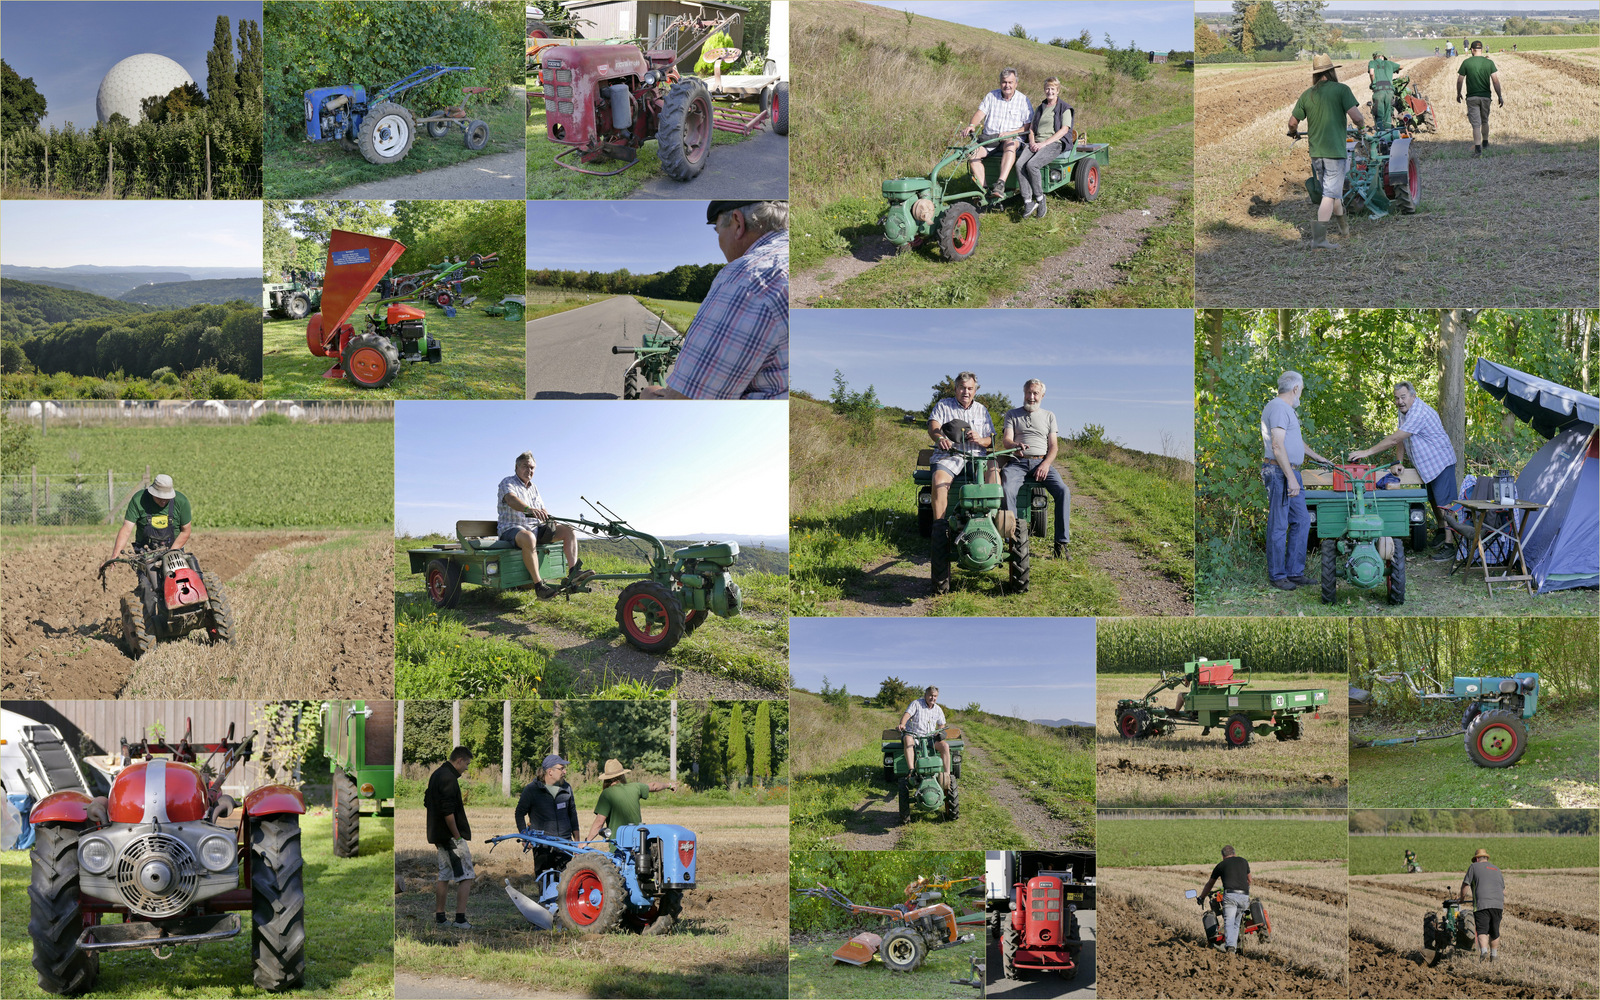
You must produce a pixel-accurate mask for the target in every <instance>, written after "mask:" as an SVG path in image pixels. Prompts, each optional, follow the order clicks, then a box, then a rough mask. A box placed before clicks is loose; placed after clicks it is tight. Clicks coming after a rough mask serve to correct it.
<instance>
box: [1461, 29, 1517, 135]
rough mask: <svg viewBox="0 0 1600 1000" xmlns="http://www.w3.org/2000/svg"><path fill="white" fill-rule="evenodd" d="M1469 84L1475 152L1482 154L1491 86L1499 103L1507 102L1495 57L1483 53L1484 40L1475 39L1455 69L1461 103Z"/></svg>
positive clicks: (1469, 120) (1486, 133)
mask: <svg viewBox="0 0 1600 1000" xmlns="http://www.w3.org/2000/svg"><path fill="white" fill-rule="evenodd" d="M1462 84H1466V88H1467V121H1468V122H1470V123H1471V124H1472V155H1473V156H1482V155H1483V151H1484V149H1485V148H1487V147H1488V145H1489V88H1490V87H1491V86H1492V87H1494V96H1495V97H1496V98H1498V99H1499V102H1500V106H1501V107H1502V108H1503V107H1505V106H1506V95H1505V93H1504V92H1503V91H1501V89H1500V73H1499V72H1498V71H1497V70H1496V68H1495V65H1494V60H1492V59H1490V58H1488V57H1487V56H1485V55H1484V54H1483V43H1482V42H1473V43H1472V54H1471V55H1470V56H1467V58H1465V59H1463V60H1461V67H1460V68H1459V69H1457V70H1456V103H1457V104H1460V103H1461V85H1462Z"/></svg>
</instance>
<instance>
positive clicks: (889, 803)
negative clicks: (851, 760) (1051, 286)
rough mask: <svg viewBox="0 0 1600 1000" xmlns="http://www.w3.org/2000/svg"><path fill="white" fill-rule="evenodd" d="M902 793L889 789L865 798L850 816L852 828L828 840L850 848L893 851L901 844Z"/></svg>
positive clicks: (855, 849)
mask: <svg viewBox="0 0 1600 1000" xmlns="http://www.w3.org/2000/svg"><path fill="white" fill-rule="evenodd" d="M902 829H903V827H902V826H901V824H900V802H899V792H898V791H897V790H896V789H893V788H891V789H889V790H888V791H887V792H883V793H879V794H876V795H873V796H872V797H870V798H866V799H863V800H862V801H861V803H860V804H859V805H857V806H856V814H855V815H854V816H852V817H851V818H850V829H848V830H846V831H845V832H844V833H836V834H834V835H833V836H832V837H829V838H828V839H829V840H831V841H832V842H833V843H835V844H837V845H838V846H839V848H840V849H841V850H846V851H892V850H894V849H895V846H896V845H898V844H899V843H900V832H901V830H902Z"/></svg>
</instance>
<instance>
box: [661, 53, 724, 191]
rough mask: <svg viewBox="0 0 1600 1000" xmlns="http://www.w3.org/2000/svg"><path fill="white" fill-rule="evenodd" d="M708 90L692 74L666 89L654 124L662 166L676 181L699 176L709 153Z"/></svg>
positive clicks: (709, 106) (710, 133)
mask: <svg viewBox="0 0 1600 1000" xmlns="http://www.w3.org/2000/svg"><path fill="white" fill-rule="evenodd" d="M711 137H712V128H711V92H710V91H709V90H707V89H706V85H705V84H704V83H702V82H701V81H699V80H697V79H695V78H694V77H689V78H688V79H685V80H679V81H678V82H677V83H675V84H673V85H672V89H671V90H669V91H668V92H667V99H666V101H664V102H663V103H662V105H661V121H660V124H659V125H658V126H657V128H656V148H657V154H658V155H659V156H660V157H661V169H662V170H663V171H665V172H666V174H667V176H668V177H671V178H672V179H673V180H675V181H692V180H694V179H695V178H696V177H698V176H700V171H702V170H704V169H705V167H706V159H707V158H708V157H709V156H710V154H711Z"/></svg>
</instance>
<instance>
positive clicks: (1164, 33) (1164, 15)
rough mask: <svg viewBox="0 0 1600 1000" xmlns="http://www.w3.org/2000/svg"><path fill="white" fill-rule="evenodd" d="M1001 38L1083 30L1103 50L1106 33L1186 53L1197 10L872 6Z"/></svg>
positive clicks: (985, 0) (1118, 4) (992, 0)
mask: <svg viewBox="0 0 1600 1000" xmlns="http://www.w3.org/2000/svg"><path fill="white" fill-rule="evenodd" d="M874 6H877V7H888V8H889V9H891V10H909V11H911V13H913V14H922V15H925V16H927V17H935V18H938V19H939V20H941V21H954V22H955V23H957V24H965V25H970V26H971V27H974V28H987V29H988V30H990V31H996V32H999V33H1000V34H1002V35H1005V34H1009V33H1010V32H1011V26H1012V25H1013V24H1021V25H1022V26H1023V27H1025V28H1027V29H1028V33H1029V34H1031V35H1033V36H1034V37H1035V38H1037V39H1039V40H1040V41H1041V42H1048V41H1049V40H1050V39H1052V38H1056V37H1058V36H1059V37H1061V38H1077V37H1078V32H1080V31H1082V30H1083V29H1084V28H1088V29H1089V33H1090V34H1091V35H1093V36H1094V43H1095V44H1096V45H1102V44H1104V42H1105V38H1104V36H1105V34H1106V33H1107V32H1110V33H1111V37H1112V39H1113V40H1114V41H1115V42H1116V43H1117V47H1118V48H1121V47H1124V46H1126V45H1127V44H1128V42H1129V40H1130V39H1131V40H1133V41H1137V42H1138V43H1139V48H1141V49H1156V50H1160V51H1163V52H1165V51H1166V50H1168V49H1179V50H1183V51H1187V50H1188V49H1192V48H1194V7H1193V5H1192V4H1189V3H1187V2H1184V3H1172V2H1168V0H1114V2H1110V0H1052V2H1050V3H1038V2H1036V0H897V2H896V0H886V2H883V3H877V4H874Z"/></svg>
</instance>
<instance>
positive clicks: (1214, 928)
mask: <svg viewBox="0 0 1600 1000" xmlns="http://www.w3.org/2000/svg"><path fill="white" fill-rule="evenodd" d="M1199 895H1200V893H1199V892H1197V891H1196V890H1194V889H1190V890H1188V891H1187V892H1185V893H1184V894H1183V897H1184V898H1185V899H1195V898H1198V897H1199ZM1205 905H1206V907H1207V909H1206V912H1204V913H1202V914H1200V926H1201V927H1202V928H1203V929H1204V930H1205V933H1206V943H1207V944H1209V945H1212V946H1214V947H1220V946H1221V945H1223V944H1224V943H1226V941H1227V938H1228V929H1227V927H1226V926H1225V925H1224V923H1223V921H1224V920H1225V919H1226V915H1225V914H1224V912H1223V903H1222V890H1221V889H1220V888H1219V889H1213V890H1212V891H1211V896H1210V898H1209V899H1207V900H1206V904H1205ZM1247 934H1254V935H1255V936H1256V941H1258V942H1259V943H1261V944H1267V943H1269V942H1270V941H1271V940H1272V921H1271V920H1270V919H1269V918H1268V917H1267V908H1266V907H1265V906H1263V905H1262V903H1261V900H1259V899H1256V898H1255V897H1251V899H1250V906H1249V907H1248V908H1247V909H1246V910H1245V911H1244V912H1243V913H1241V914H1239V936H1238V938H1236V939H1235V940H1236V941H1237V942H1238V943H1237V945H1235V947H1240V948H1242V947H1244V942H1245V935H1247Z"/></svg>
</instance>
